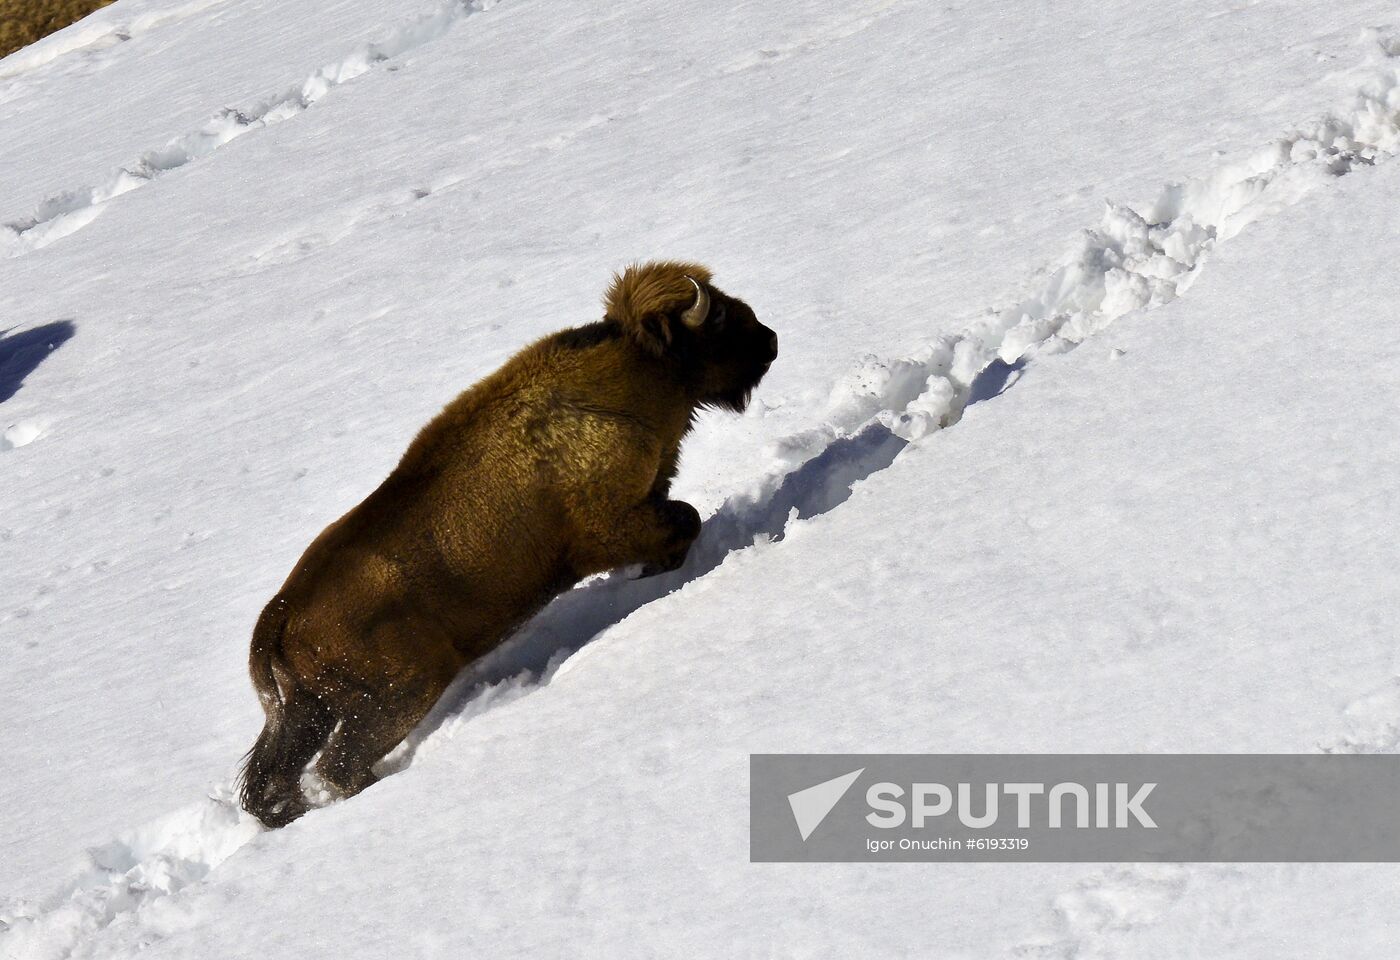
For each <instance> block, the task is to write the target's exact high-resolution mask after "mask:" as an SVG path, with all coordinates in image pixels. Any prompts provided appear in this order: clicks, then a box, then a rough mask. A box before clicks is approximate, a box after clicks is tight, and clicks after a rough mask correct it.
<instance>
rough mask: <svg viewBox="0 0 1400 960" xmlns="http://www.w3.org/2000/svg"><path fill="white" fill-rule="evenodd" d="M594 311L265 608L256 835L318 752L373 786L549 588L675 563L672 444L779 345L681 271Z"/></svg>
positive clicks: (424, 441) (444, 430) (423, 438)
mask: <svg viewBox="0 0 1400 960" xmlns="http://www.w3.org/2000/svg"><path fill="white" fill-rule="evenodd" d="M692 280H694V281H695V282H694V283H692V282H691V281H692ZM702 287H703V290H704V291H705V293H706V294H707V295H708V297H709V311H708V313H707V314H702V313H700V312H699V311H698V310H696V311H692V313H691V319H692V321H693V322H694V324H695V325H694V326H691V325H687V324H686V323H685V322H683V319H684V315H685V314H686V311H687V309H688V308H690V307H692V305H694V304H697V303H699V302H700V296H699V294H697V289H700V288H702ZM605 307H606V314H605V317H604V319H603V320H602V321H600V322H597V323H593V324H589V325H587V326H583V327H576V328H574V329H571V330H564V331H562V332H560V333H556V334H554V335H552V336H549V337H545V338H544V339H543V340H540V341H538V342H537V343H535V344H532V345H531V346H529V347H526V348H525V349H524V350H522V351H521V352H520V353H518V354H516V356H515V357H514V358H512V359H511V360H510V361H508V362H507V363H506V364H505V365H504V366H503V367H501V368H500V369H499V370H497V371H496V372H495V373H493V374H491V375H490V376H488V377H486V378H485V379H484V380H482V381H481V382H480V383H478V384H476V386H474V387H472V388H471V389H469V390H467V391H466V392H465V393H463V394H462V395H461V396H459V397H458V398H457V399H456V400H454V401H453V402H452V403H450V404H448V406H447V408H446V409H444V410H443V411H442V413H440V414H439V415H438V416H437V418H436V419H434V420H433V421H432V422H431V423H429V424H428V425H427V426H426V427H424V428H423V430H422V432H421V433H419V435H418V437H417V439H415V440H414V441H413V443H412V445H411V446H410V447H409V448H408V452H407V453H405V454H404V457H403V459H402V460H401V461H400V463H399V465H398V467H397V468H396V469H395V470H394V471H393V473H391V474H390V475H389V478H388V479H387V480H385V481H384V483H383V484H381V485H380V487H379V489H377V490H375V491H374V492H373V493H372V494H370V495H369V497H368V498H367V499H366V500H365V501H364V502H363V503H361V504H360V505H359V506H357V507H355V508H354V509H353V510H351V511H350V512H349V513H348V514H346V515H345V516H344V517H342V518H341V519H339V520H337V521H336V522H335V523H333V524H331V525H330V527H328V528H327V529H326V531H325V532H324V533H322V534H321V535H320V536H319V537H318V538H317V539H316V540H315V542H313V543H312V544H311V546H310V547H309V548H307V551H306V553H305V554H304V555H303V556H302V558H301V560H300V562H298V563H297V565H296V568H295V569H294V570H293V571H292V573H291V576H289V577H288V578H287V582H286V583H285V584H283V586H282V589H281V590H280V591H279V592H278V593H277V596H275V597H274V598H273V599H272V601H271V602H270V603H269V604H268V605H267V607H266V609H264V610H263V613H262V616H261V617H260V618H259V620H258V623H257V626H256V628H255V629H254V631H253V641H252V649H251V654H250V658H249V665H250V669H251V672H252V676H253V685H254V687H256V688H257V692H258V696H259V697H260V698H261V701H262V706H263V710H264V712H265V713H266V716H267V722H266V724H265V726H264V727H263V731H262V734H261V735H260V736H259V737H258V740H257V743H256V744H254V746H253V748H252V750H251V751H249V754H248V757H247V758H246V761H245V764H244V769H243V778H242V779H243V783H242V788H241V799H242V802H243V806H244V807H245V808H246V809H247V810H248V811H249V812H251V813H253V814H254V815H255V816H257V817H258V818H259V819H260V820H262V821H263V823H265V824H267V825H268V826H281V825H282V824H285V823H288V822H290V821H291V820H293V819H295V818H296V817H298V816H300V815H301V814H302V813H303V812H304V811H305V809H306V805H305V800H304V798H303V796H302V793H301V790H300V787H299V779H300V776H301V773H302V771H303V769H304V767H305V766H306V764H307V763H308V762H309V761H310V760H311V758H312V756H313V755H314V754H315V753H316V752H317V751H318V750H319V751H321V758H320V760H319V761H318V763H317V767H316V769H317V772H318V773H319V774H320V775H321V776H322V777H323V778H324V779H325V780H327V781H329V782H330V783H331V784H332V785H333V786H334V787H336V788H337V789H339V790H340V791H342V792H343V793H344V794H346V795H349V794H354V793H356V792H358V791H360V790H363V789H364V788H365V787H367V786H369V785H370V784H371V783H373V782H374V780H375V776H374V774H373V773H372V772H371V767H372V766H373V765H374V764H375V762H376V761H378V760H379V759H380V758H382V757H383V756H384V755H385V754H386V753H387V752H388V751H389V750H391V749H392V748H393V747H394V746H395V745H396V744H398V742H399V741H400V740H402V739H403V738H404V736H405V735H406V734H407V733H408V732H409V731H410V730H411V729H412V728H413V727H414V725H415V724H417V723H418V721H419V720H421V719H422V718H423V716H424V715H425V714H426V713H427V712H428V710H429V708H430V707H432V705H433V703H434V702H435V701H436V700H437V699H438V697H439V696H440V695H441V694H442V692H443V690H444V689H445V688H446V687H447V685H448V683H449V682H450V681H451V680H452V678H453V677H454V676H455V675H456V674H457V672H458V671H459V670H461V669H462V668H463V667H464V666H465V665H467V664H469V663H471V662H472V661H473V660H475V659H477V658H478V657H481V656H482V655H483V654H486V653H487V652H489V651H490V650H492V649H493V648H494V647H496V646H497V645H498V644H499V643H500V642H501V641H502V640H503V639H504V638H505V637H506V636H507V635H508V634H509V633H510V632H511V631H512V630H514V629H515V628H516V627H517V626H519V625H520V623H521V622H522V621H524V620H525V619H526V618H528V617H529V616H530V615H531V614H533V613H534V612H535V611H537V610H538V609H539V608H540V607H542V606H543V605H544V604H545V603H547V602H548V601H549V600H550V599H551V598H552V597H553V596H555V595H556V594H557V593H559V592H560V591H562V590H565V589H567V588H568V587H570V586H571V585H573V584H574V583H577V582H578V581H579V580H580V579H581V578H583V577H585V576H588V575H589V574H593V573H597V572H600V571H603V570H610V569H613V568H615V567H621V566H626V565H629V564H637V563H640V564H643V565H644V566H643V572H644V573H647V574H650V573H658V572H662V571H666V570H672V569H675V568H676V567H678V566H680V564H681V563H682V562H683V561H684V560H685V556H686V552H687V551H688V550H689V548H690V544H691V542H692V541H693V540H694V539H695V537H696V535H697V534H698V533H699V530H700V517H699V514H697V513H696V511H695V508H694V507H692V506H690V505H689V504H688V503H684V502H682V501H679V500H671V499H669V498H668V496H667V492H668V490H669V489H670V485H671V478H672V477H673V476H674V475H675V472H676V463H677V459H678V457H679V455H680V447H681V440H682V439H683V438H684V437H685V434H686V432H687V431H688V430H689V429H690V424H691V420H692V417H693V415H694V414H695V412H696V410H697V408H699V407H701V406H706V405H711V406H719V407H724V408H728V409H731V410H736V411H738V410H742V409H743V408H744V406H745V404H746V403H747V402H748V397H749V393H750V391H751V390H753V388H754V387H755V386H757V384H758V382H759V380H760V379H762V377H763V375H764V373H766V372H767V370H768V367H769V364H771V363H772V361H773V359H774V358H775V357H776V356H777V352H778V341H777V336H776V335H775V334H774V333H773V331H772V330H770V329H768V328H767V327H765V326H764V325H763V324H761V323H759V322H758V320H757V319H756V318H755V317H754V314H753V311H752V310H750V309H749V307H748V305H747V304H745V303H744V302H743V301H741V300H738V299H735V298H733V297H730V296H728V295H726V294H724V293H722V292H721V291H719V290H717V289H715V288H714V287H713V286H712V285H711V284H710V272H709V271H708V270H706V269H705V268H704V267H701V266H699V265H697V264H692V263H673V262H662V263H651V264H645V265H640V266H633V267H630V268H628V269H627V270H626V271H625V272H624V273H623V274H622V275H620V276H617V277H615V278H614V280H613V283H612V286H611V288H610V289H609V290H608V293H607V297H606V300H605Z"/></svg>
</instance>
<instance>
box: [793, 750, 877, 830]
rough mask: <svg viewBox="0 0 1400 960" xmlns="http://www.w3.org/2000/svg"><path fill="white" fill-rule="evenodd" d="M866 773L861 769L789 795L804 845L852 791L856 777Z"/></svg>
mask: <svg viewBox="0 0 1400 960" xmlns="http://www.w3.org/2000/svg"><path fill="white" fill-rule="evenodd" d="M864 772H865V768H864V767H861V768H860V769H859V770H852V771H851V772H850V773H846V774H842V775H841V776H839V777H836V778H835V779H833V780H827V781H824V782H822V783H819V784H817V785H816V786H815V787H808V788H807V789H806V790H799V791H797V792H796V793H790V794H788V806H790V807H792V818H793V819H794V820H796V821H797V830H798V832H799V833H801V834H802V841H803V842H804V843H805V842H806V841H807V838H808V837H810V836H811V835H812V831H813V830H815V829H817V827H819V826H821V823H822V821H823V820H825V819H826V815H827V814H828V813H830V812H831V808H832V807H834V806H836V804H837V803H839V802H840V800H841V798H842V797H844V796H845V795H846V791H847V790H849V789H851V784H853V783H855V782H856V777H859V776H860V775H861V774H862V773H864Z"/></svg>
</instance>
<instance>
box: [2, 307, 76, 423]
mask: <svg viewBox="0 0 1400 960" xmlns="http://www.w3.org/2000/svg"><path fill="white" fill-rule="evenodd" d="M77 329H78V328H77V326H76V325H75V324H74V323H73V321H71V320H58V321H56V322H54V323H46V324H44V325H43V326H42V327H35V328H33V329H32V330H22V331H20V332H19V333H10V331H9V330H0V403H4V402H5V401H6V400H8V399H10V398H11V397H13V396H14V395H15V394H16V393H18V392H19V388H20V387H21V386H23V385H24V378H25V377H27V376H29V375H30V374H31V373H33V372H34V371H35V370H36V369H37V368H38V366H39V364H41V363H43V362H44V360H45V358H47V357H48V355H49V354H50V353H52V352H53V351H55V350H57V349H58V348H59V347H61V346H63V344H65V343H67V342H68V340H69V338H70V337H72V336H73V333H74V331H76V330H77Z"/></svg>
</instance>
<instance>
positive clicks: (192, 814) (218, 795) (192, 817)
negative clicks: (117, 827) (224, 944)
mask: <svg viewBox="0 0 1400 960" xmlns="http://www.w3.org/2000/svg"><path fill="white" fill-rule="evenodd" d="M261 830H262V826H261V825H260V824H259V823H258V822H257V821H256V820H254V819H253V818H252V817H251V816H249V815H248V814H246V813H244V812H243V811H242V810H240V809H239V808H238V804H237V802H236V801H235V799H234V797H233V791H232V788H231V787H229V786H228V785H224V786H221V787H219V788H218V789H217V790H216V791H215V792H214V794H213V795H212V796H210V797H209V798H208V799H206V800H204V801H201V802H200V803H196V804H193V805H191V806H189V807H185V808H184V809H181V810H177V811H175V812H174V813H171V814H168V815H167V816H164V817H161V818H160V819H158V820H155V821H153V822H151V823H149V824H147V825H145V826H144V827H140V828H138V829H136V830H133V831H131V832H130V833H128V834H125V835H123V836H121V837H119V838H117V839H116V840H113V841H112V842H111V843H108V844H105V845H103V846H101V847H96V848H93V849H90V850H89V851H88V852H87V854H86V856H85V860H86V864H85V867H84V869H83V870H82V872H81V873H79V874H78V876H76V877H75V878H74V879H73V880H71V881H70V882H69V883H67V884H66V885H65V886H64V887H63V888H62V889H60V890H58V891H57V892H55V893H54V894H53V895H51V896H50V897H48V898H47V899H45V900H42V901H39V902H37V903H24V902H13V901H12V902H10V903H8V904H3V903H0V951H3V953H4V955H5V956H6V957H12V958H20V957H23V958H26V960H40V958H43V960H58V958H63V957H73V956H83V955H85V954H86V953H87V951H85V950H84V949H83V947H84V945H85V944H86V943H88V942H89V941H90V939H91V938H92V937H93V936H94V935H96V934H98V933H100V932H101V931H102V930H104V929H105V928H107V927H109V926H112V925H113V924H114V923H117V922H119V921H123V922H126V923H139V922H140V921H141V920H142V918H143V915H144V914H146V913H147V912H148V911H150V910H151V909H152V908H153V907H154V908H158V907H159V904H160V903H161V902H162V901H164V900H165V899H166V898H168V897H170V896H171V895H173V894H176V893H178V892H179V891H180V890H182V889H184V888H185V887H187V886H189V885H190V884H192V883H197V882H199V881H200V880H202V879H203V878H204V877H205V876H207V875H208V873H209V872H210V871H211V870H213V869H214V868H215V867H217V866H218V865H219V864H220V863H223V861H224V860H226V859H228V857H229V856H230V855H232V854H233V853H234V851H236V850H238V848H239V847H241V846H243V845H244V844H245V843H247V842H248V841H249V840H250V839H252V838H253V837H254V836H256V835H257V834H258V833H259V832H260V831H261ZM155 939H158V937H157V936H155V935H154V934H149V933H148V934H147V935H144V936H142V938H141V940H142V943H143V945H144V944H148V943H150V942H151V941H153V940H155Z"/></svg>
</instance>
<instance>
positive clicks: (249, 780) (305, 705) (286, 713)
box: [238, 597, 330, 828]
mask: <svg viewBox="0 0 1400 960" xmlns="http://www.w3.org/2000/svg"><path fill="white" fill-rule="evenodd" d="M286 623H287V610H286V601H285V600H284V599H283V598H282V597H275V598H273V600H272V602H271V603H269V604H268V605H267V607H266V608H265V609H264V610H263V612H262V616H260V617H259V618H258V623H257V626H256V627H254V628H253V643H252V649H251V650H250V652H249V655H248V671H249V673H251V674H252V678H253V687H254V689H256V690H257V693H258V700H259V701H261V703H262V708H263V714H264V715H265V716H266V721H265V722H264V723H263V728H262V733H260V734H258V739H257V742H255V743H254V744H253V748H252V749H251V750H249V751H248V753H247V754H246V755H245V756H244V758H243V766H242V769H241V770H240V771H239V777H238V779H239V786H238V799H239V802H240V803H241V804H242V806H243V809H244V810H247V811H248V812H249V813H251V814H252V815H253V816H255V817H257V818H258V819H259V820H261V821H262V822H263V824H264V825H266V826H268V827H273V828H276V827H283V826H286V825H287V824H289V823H291V822H292V821H293V820H295V819H296V818H297V817H299V816H301V815H302V814H303V813H305V812H306V799H305V797H303V796H302V793H301V772H302V769H303V768H304V767H305V766H306V763H307V761H309V760H310V759H311V756H312V754H314V753H315V752H316V751H317V750H318V749H320V747H321V745H322V744H323V743H324V742H325V738H326V734H327V733H328V732H329V729H330V722H329V714H328V712H327V711H326V709H325V707H324V706H323V705H322V704H321V703H320V701H319V700H317V699H316V697H315V696H314V694H311V693H310V692H309V691H306V690H303V689H300V688H298V686H297V684H296V682H295V678H294V677H293V676H292V674H291V671H289V670H288V669H286V665H285V664H284V663H282V662H281V661H282V657H281V653H282V651H281V647H282V632H283V630H284V629H285V627H286Z"/></svg>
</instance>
